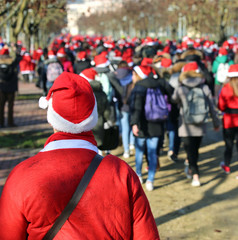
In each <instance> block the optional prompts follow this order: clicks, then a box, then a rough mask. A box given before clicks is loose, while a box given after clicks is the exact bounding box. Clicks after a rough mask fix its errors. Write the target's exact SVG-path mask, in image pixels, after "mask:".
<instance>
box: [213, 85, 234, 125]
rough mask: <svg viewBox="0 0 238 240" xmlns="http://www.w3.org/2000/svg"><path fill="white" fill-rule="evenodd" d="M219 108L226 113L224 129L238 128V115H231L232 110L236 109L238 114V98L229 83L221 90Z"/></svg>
mask: <svg viewBox="0 0 238 240" xmlns="http://www.w3.org/2000/svg"><path fill="white" fill-rule="evenodd" d="M218 108H219V109H220V110H221V111H222V112H224V116H223V127H224V128H234V127H238V113H231V112H232V111H234V110H232V109H236V110H235V111H237V112H238V97H236V96H234V93H233V89H232V87H231V86H230V84H229V83H227V84H226V85H225V86H224V87H223V88H222V90H221V93H220V96H219V100H218Z"/></svg>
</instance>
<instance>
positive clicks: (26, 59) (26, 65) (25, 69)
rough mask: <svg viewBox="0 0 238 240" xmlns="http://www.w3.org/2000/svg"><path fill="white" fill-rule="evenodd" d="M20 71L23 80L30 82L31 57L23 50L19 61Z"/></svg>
mask: <svg viewBox="0 0 238 240" xmlns="http://www.w3.org/2000/svg"><path fill="white" fill-rule="evenodd" d="M19 67H20V72H21V75H22V77H23V79H24V81H25V82H30V81H31V79H32V76H31V74H32V67H33V62H32V57H31V55H30V53H29V52H27V51H25V52H24V53H23V55H22V59H21V61H20V63H19Z"/></svg>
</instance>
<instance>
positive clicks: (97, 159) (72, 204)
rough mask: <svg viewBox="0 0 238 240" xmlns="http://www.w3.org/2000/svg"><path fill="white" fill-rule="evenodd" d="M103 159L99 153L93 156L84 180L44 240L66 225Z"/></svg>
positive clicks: (53, 235)
mask: <svg viewBox="0 0 238 240" xmlns="http://www.w3.org/2000/svg"><path fill="white" fill-rule="evenodd" d="M102 159H103V157H102V156H101V155H99V154H96V156H95V157H94V158H93V160H92V162H91V164H90V165H89V167H88V169H87V171H86V172H85V174H84V176H83V178H82V180H81V181H80V183H79V185H78V187H77V189H76V190H75V193H74V194H73V196H72V198H71V199H70V201H69V202H68V204H67V206H66V207H65V208H64V210H63V211H62V213H61V214H60V216H59V217H58V218H57V219H56V221H55V223H54V224H53V226H52V227H51V228H50V230H49V231H48V232H47V233H46V235H45V236H44V238H43V240H50V239H53V238H54V237H55V236H56V234H57V233H58V232H59V230H60V229H61V227H62V226H63V225H64V223H65V222H66V220H67V219H68V217H69V216H70V215H71V213H72V212H73V210H74V209H75V207H76V206H77V204H78V202H79V200H80V199H81V197H82V196H83V193H84V192H85V190H86V188H87V186H88V184H89V182H90V180H91V178H92V177H93V174H94V173H95V171H96V170H97V167H98V166H99V164H100V163H101V161H102Z"/></svg>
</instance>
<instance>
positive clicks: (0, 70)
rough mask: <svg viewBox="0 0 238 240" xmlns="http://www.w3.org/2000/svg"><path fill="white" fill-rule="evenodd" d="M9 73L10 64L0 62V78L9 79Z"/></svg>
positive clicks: (10, 71) (10, 69)
mask: <svg viewBox="0 0 238 240" xmlns="http://www.w3.org/2000/svg"><path fill="white" fill-rule="evenodd" d="M11 74H12V68H11V65H9V64H5V63H1V64H0V80H1V81H5V82H6V81H9V80H11Z"/></svg>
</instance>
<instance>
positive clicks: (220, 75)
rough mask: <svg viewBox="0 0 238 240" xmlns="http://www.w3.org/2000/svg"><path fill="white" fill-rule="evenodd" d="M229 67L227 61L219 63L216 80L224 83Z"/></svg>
mask: <svg viewBox="0 0 238 240" xmlns="http://www.w3.org/2000/svg"><path fill="white" fill-rule="evenodd" d="M228 69H229V64H228V63H220V64H219V66H218V69H217V81H218V82H219V83H224V82H225V81H226V77H227V73H228Z"/></svg>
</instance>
